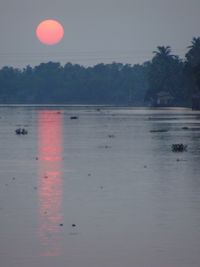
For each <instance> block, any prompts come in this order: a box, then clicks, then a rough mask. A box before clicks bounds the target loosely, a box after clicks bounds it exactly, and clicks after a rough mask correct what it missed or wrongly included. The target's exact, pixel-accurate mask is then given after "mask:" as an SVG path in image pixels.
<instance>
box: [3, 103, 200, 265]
mask: <svg viewBox="0 0 200 267" xmlns="http://www.w3.org/2000/svg"><path fill="white" fill-rule="evenodd" d="M70 116H78V119H77V120H71V119H70ZM0 126H1V127H0V266H2V267H36V266H39V267H56V266H58V267H62V266H69V267H132V266H134V267H199V266H200V113H198V112H192V111H190V110H187V109H169V110H167V109H166V110H164V109H163V110H148V109H119V108H118V109H114V108H112V109H111V108H110V109H109V108H101V110H97V109H96V108H87V107H85V108H84V107H79V108H78V107H74V108H69V107H63V108H62V107H60V108H59V107H58V108H56V107H54V108H50V107H49V108H45V107H43V108H42V107H41V108H39V107H37V108H34V107H26V108H25V107H17V108H16V107H7V108H6V107H1V108H0ZM19 127H22V128H23V127H24V128H26V129H27V130H28V135H27V136H17V135H15V129H16V128H19ZM183 127H188V129H183ZM158 130H165V131H163V132H159V131H158ZM173 143H184V144H187V145H188V150H187V152H184V153H173V152H171V145H172V144H173ZM72 224H75V227H73V226H72Z"/></svg>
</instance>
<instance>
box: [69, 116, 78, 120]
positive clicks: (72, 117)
mask: <svg viewBox="0 0 200 267" xmlns="http://www.w3.org/2000/svg"><path fill="white" fill-rule="evenodd" d="M77 119H78V117H77V116H71V117H70V120H77Z"/></svg>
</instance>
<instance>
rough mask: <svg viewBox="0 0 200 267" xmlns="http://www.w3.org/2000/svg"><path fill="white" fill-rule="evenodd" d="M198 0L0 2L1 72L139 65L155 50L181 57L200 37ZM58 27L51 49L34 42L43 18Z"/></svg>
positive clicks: (148, 58)
mask: <svg viewBox="0 0 200 267" xmlns="http://www.w3.org/2000/svg"><path fill="white" fill-rule="evenodd" d="M199 14H200V0H190V1H189V0H34V1H33V0H16V1H14V0H1V1H0V36H1V38H0V67H2V66H5V65H9V66H14V67H20V68H22V67H24V66H26V65H31V66H34V65H37V64H39V63H41V62H48V61H56V62H61V64H65V63H66V62H72V63H78V64H81V65H85V66H88V65H94V64H97V63H101V62H103V63H112V62H113V61H115V62H122V63H129V64H137V63H143V62H145V61H147V60H150V59H151V58H152V56H153V54H152V51H154V50H156V47H157V46H158V45H170V46H171V47H172V51H173V53H174V54H177V55H180V56H181V57H184V54H185V52H186V51H187V47H188V46H189V45H190V43H191V40H192V38H193V37H198V36H200V15H199ZM48 18H51V19H56V20H58V21H60V22H61V23H62V25H63V26H64V29H65V36H64V39H63V40H62V42H61V43H59V44H57V45H55V46H45V45H43V44H41V43H40V42H39V41H38V40H37V38H36V37H35V28H36V27H37V25H38V24H39V22H41V21H42V20H44V19H48Z"/></svg>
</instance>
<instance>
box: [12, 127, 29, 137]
mask: <svg viewBox="0 0 200 267" xmlns="http://www.w3.org/2000/svg"><path fill="white" fill-rule="evenodd" d="M15 133H16V134H17V135H21V134H22V135H26V134H28V131H27V130H26V129H24V128H18V129H16V130H15Z"/></svg>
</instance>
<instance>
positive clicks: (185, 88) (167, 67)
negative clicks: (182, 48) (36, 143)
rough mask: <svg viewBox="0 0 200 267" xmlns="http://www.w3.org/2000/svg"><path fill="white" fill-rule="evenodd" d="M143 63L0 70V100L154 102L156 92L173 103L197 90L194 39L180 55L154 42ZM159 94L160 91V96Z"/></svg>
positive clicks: (199, 62) (199, 65)
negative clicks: (183, 56)
mask: <svg viewBox="0 0 200 267" xmlns="http://www.w3.org/2000/svg"><path fill="white" fill-rule="evenodd" d="M153 53H154V56H153V58H152V60H151V61H148V62H145V63H144V64H141V65H139V64H137V65H133V66H132V65H128V64H125V65H124V64H121V63H112V64H103V63H101V64H97V65H95V66H93V67H83V66H80V65H77V64H75V65H73V64H71V63H67V64H66V65H64V66H61V65H60V63H55V62H48V63H41V64H40V65H38V66H36V67H33V68H32V67H30V66H27V67H26V68H24V69H23V70H20V69H15V68H13V67H7V66H6V67H3V68H2V69H1V70H0V103H1V104H111V105H133V106H139V105H140V106H144V105H149V104H151V105H154V104H156V101H157V98H158V95H159V94H160V93H163V92H164V94H165V95H166V93H167V94H168V95H170V97H171V99H173V105H174V106H191V105H192V97H193V95H194V94H199V92H200V38H194V39H193V40H192V43H191V46H190V47H188V52H187V53H186V55H185V60H181V59H180V58H179V57H178V56H176V55H172V53H171V48H170V47H169V46H166V47H165V46H158V47H157V50H156V51H155V52H153ZM164 94H163V95H164Z"/></svg>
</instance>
